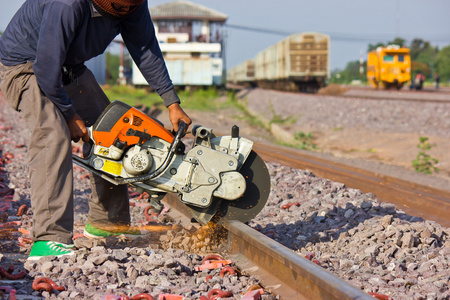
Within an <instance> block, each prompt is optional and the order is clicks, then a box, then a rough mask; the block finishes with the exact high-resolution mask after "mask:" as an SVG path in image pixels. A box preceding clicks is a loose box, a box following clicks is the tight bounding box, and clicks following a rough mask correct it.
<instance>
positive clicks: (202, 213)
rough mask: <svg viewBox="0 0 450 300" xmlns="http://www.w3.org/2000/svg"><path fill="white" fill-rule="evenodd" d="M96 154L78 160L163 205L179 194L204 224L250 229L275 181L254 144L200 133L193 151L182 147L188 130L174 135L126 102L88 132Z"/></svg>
mask: <svg viewBox="0 0 450 300" xmlns="http://www.w3.org/2000/svg"><path fill="white" fill-rule="evenodd" d="M88 131H89V136H90V138H91V147H90V150H89V153H86V154H85V155H84V157H83V158H82V157H79V156H76V155H73V160H74V162H75V163H76V164H78V165H80V166H81V167H83V168H85V169H87V170H89V171H91V172H93V173H94V174H97V175H99V176H101V177H102V178H104V179H106V180H108V181H110V182H112V183H114V184H116V185H119V184H129V185H131V186H133V187H135V188H136V189H137V190H138V191H139V192H144V191H146V192H147V193H149V195H150V196H151V197H150V199H151V200H150V201H151V204H152V205H153V206H154V207H155V208H158V207H162V206H161V203H160V201H161V199H162V198H163V197H164V196H165V195H166V193H176V194H178V196H179V199H180V201H181V202H182V203H184V204H185V205H186V206H187V208H188V209H189V211H190V213H191V214H192V216H193V217H194V218H195V219H196V220H197V221H198V222H199V223H200V224H202V225H205V224H207V223H208V222H210V221H214V222H218V223H221V222H224V221H225V220H239V221H242V222H244V223H245V222H248V221H250V220H251V219H252V218H254V217H255V216H256V215H257V214H258V213H259V212H260V211H261V209H262V208H263V207H264V206H265V204H266V202H267V199H268V196H269V192H270V176H269V172H268V170H267V167H266V165H265V163H264V161H263V160H262V159H261V158H260V157H259V156H258V155H257V154H256V153H255V152H254V151H253V150H252V146H253V142H252V141H250V140H248V139H246V138H243V137H240V136H239V128H238V127H237V126H234V127H233V128H232V130H231V135H230V136H215V135H214V134H213V132H212V129H210V128H206V127H203V126H199V125H196V126H193V128H192V134H193V136H194V141H193V145H192V147H191V148H190V150H186V146H185V144H184V143H183V142H182V141H181V138H182V137H183V134H184V131H185V124H184V123H181V124H180V126H179V130H178V132H177V133H176V134H175V135H173V134H172V133H171V132H169V131H168V130H167V129H165V128H164V126H163V125H162V124H161V123H160V122H159V121H157V120H155V119H153V118H151V117H149V116H147V115H146V114H144V113H143V112H141V111H139V110H138V109H136V108H133V107H131V106H129V105H127V104H125V103H123V102H120V101H114V102H112V103H111V104H110V105H109V106H108V107H107V108H106V109H105V111H104V112H103V113H102V114H101V115H100V117H99V118H98V120H97V122H96V123H95V124H94V125H93V126H92V127H89V128H88Z"/></svg>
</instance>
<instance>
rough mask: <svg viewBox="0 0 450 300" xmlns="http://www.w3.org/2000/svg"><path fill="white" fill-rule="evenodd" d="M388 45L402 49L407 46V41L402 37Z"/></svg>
mask: <svg viewBox="0 0 450 300" xmlns="http://www.w3.org/2000/svg"><path fill="white" fill-rule="evenodd" d="M388 45H397V46H400V47H403V46H405V45H406V44H405V40H404V39H402V38H400V37H396V38H395V39H394V40H393V41H392V42H389V43H388Z"/></svg>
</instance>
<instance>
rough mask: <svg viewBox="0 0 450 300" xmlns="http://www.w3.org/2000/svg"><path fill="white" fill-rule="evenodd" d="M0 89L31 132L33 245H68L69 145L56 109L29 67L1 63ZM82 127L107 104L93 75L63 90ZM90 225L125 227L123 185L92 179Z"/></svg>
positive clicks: (70, 206)
mask: <svg viewBox="0 0 450 300" xmlns="http://www.w3.org/2000/svg"><path fill="white" fill-rule="evenodd" d="M0 89H1V90H2V92H3V94H4V95H5V98H6V100H7V101H8V103H9V104H10V105H11V107H13V108H14V109H16V110H17V111H19V112H20V114H21V115H22V117H23V119H24V121H25V123H26V126H27V128H28V129H29V130H30V131H31V139H30V142H29V146H28V163H29V167H30V182H31V206H32V209H33V231H32V234H33V240H34V241H37V240H42V241H49V240H51V241H58V242H61V243H68V244H71V243H72V242H73V241H72V237H73V222H74V209H73V204H74V203H73V201H74V200H73V180H74V178H73V169H72V166H73V165H72V143H71V140H70V134H69V129H68V126H67V123H66V121H65V119H64V117H63V116H62V114H61V112H60V111H59V109H58V108H57V107H56V106H55V105H54V104H53V102H51V101H50V100H49V99H48V98H47V97H45V96H44V95H43V94H42V92H41V90H40V89H39V86H38V84H37V81H36V76H35V75H34V72H33V64H32V63H31V62H28V63H26V64H23V65H18V66H13V67H7V66H3V65H2V64H1V63H0ZM65 89H66V91H67V93H68V95H69V97H70V98H71V100H72V102H73V105H74V107H75V109H76V111H77V113H78V115H80V117H81V118H83V120H85V122H86V126H91V125H93V124H94V123H95V121H96V119H97V117H98V116H99V115H100V114H101V112H102V111H103V110H104V109H105V108H106V106H107V105H108V104H109V100H108V98H107V97H106V95H105V94H104V93H103V91H102V89H101V88H100V86H99V85H98V83H97V81H96V80H95V78H94V76H93V75H92V73H91V71H89V70H86V71H85V72H84V73H83V74H82V75H81V76H80V77H79V78H78V81H77V82H74V83H71V84H69V85H66V86H65ZM90 183H91V188H92V194H91V196H90V198H89V215H88V222H89V223H90V224H92V225H94V226H95V227H99V228H104V229H106V228H111V227H112V226H114V225H128V224H129V222H130V208H129V199H128V188H127V186H126V185H122V186H115V185H113V184H111V183H109V182H108V181H106V180H103V179H101V178H100V177H98V176H96V175H93V174H92V173H91V174H90Z"/></svg>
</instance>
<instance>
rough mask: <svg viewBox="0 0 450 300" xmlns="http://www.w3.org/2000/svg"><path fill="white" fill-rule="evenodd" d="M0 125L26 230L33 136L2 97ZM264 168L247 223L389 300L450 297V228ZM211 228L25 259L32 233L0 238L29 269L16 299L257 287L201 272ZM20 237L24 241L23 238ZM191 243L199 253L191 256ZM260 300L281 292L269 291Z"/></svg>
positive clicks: (139, 216) (193, 295)
mask: <svg viewBox="0 0 450 300" xmlns="http://www.w3.org/2000/svg"><path fill="white" fill-rule="evenodd" d="M203 124H204V125H205V122H203ZM333 126H334V125H333ZM0 127H2V128H3V129H2V131H1V133H0V141H1V148H2V152H1V153H2V156H1V157H2V158H8V157H9V159H8V161H7V162H6V159H3V161H4V163H3V164H2V166H1V167H2V168H4V169H2V172H1V173H0V177H1V178H2V180H0V183H1V184H2V185H3V186H4V187H2V190H6V189H11V190H14V193H13V195H5V196H2V197H1V199H0V201H2V203H6V202H10V203H11V207H8V208H7V209H6V210H5V212H6V213H7V214H8V217H7V219H6V220H4V221H5V222H10V221H21V224H20V227H21V228H23V229H28V230H30V226H31V216H32V208H29V209H28V211H27V213H26V214H24V215H22V216H16V214H17V211H18V209H19V208H20V207H21V206H22V205H28V206H29V205H30V194H29V182H28V168H27V164H26V145H27V141H28V136H29V133H28V131H27V130H25V128H24V124H23V122H22V120H21V119H20V117H19V115H18V114H17V113H14V112H13V111H12V110H11V109H10V108H9V107H7V106H6V104H5V103H4V102H1V103H0ZM7 153H12V154H13V155H14V156H13V157H11V156H8V155H6V154H7ZM267 165H268V169H269V171H270V174H271V184H272V190H271V196H270V198H269V201H268V204H267V206H266V207H265V208H264V209H263V210H262V211H261V213H260V214H259V215H258V216H257V217H256V218H255V219H254V220H252V221H251V222H249V226H251V227H253V228H255V229H256V230H258V231H260V232H261V233H263V234H265V235H267V236H268V237H271V238H273V239H275V240H276V241H278V242H280V243H282V244H283V245H285V246H286V247H288V248H291V249H292V250H293V251H295V252H297V253H298V254H299V255H301V256H303V257H307V258H308V259H311V260H313V261H314V262H316V263H317V264H319V265H320V266H322V267H323V268H325V269H327V270H329V271H330V272H332V273H333V274H336V275H337V276H339V277H340V278H343V279H345V280H348V281H349V282H350V283H351V284H353V285H355V286H357V287H360V288H361V289H362V290H364V291H366V292H371V293H377V294H382V295H387V296H389V297H392V298H393V299H450V290H449V288H448V283H449V281H450V271H449V269H450V268H449V263H450V238H449V235H450V229H449V228H443V227H442V226H441V225H439V224H438V223H436V222H432V221H427V220H423V219H421V218H418V217H415V216H410V215H407V214H406V213H404V212H403V211H402V210H400V209H398V208H396V207H395V206H394V205H392V204H388V203H380V202H378V200H377V199H376V197H375V195H373V194H370V193H362V192H361V191H359V190H356V189H351V188H348V187H346V186H345V185H344V184H342V183H339V182H333V181H330V180H328V179H324V178H320V177H317V176H315V175H314V174H313V173H312V172H310V171H308V170H298V169H292V168H290V167H288V166H282V165H279V164H276V163H271V162H268V163H267ZM86 174H87V172H85V171H84V170H82V169H81V168H79V167H75V173H74V176H75V179H76V180H75V192H74V193H75V194H74V197H75V212H76V217H75V226H76V233H77V234H79V233H81V232H82V228H83V226H84V224H85V222H86V214H87V210H88V207H87V199H88V197H89V194H90V188H89V185H88V179H87V178H86ZM132 195H133V199H132V203H134V206H132V207H131V213H132V221H133V224H134V225H143V224H148V220H147V219H146V218H145V214H144V209H145V207H146V199H145V197H142V196H139V195H137V194H135V193H133V194H132ZM5 197H6V198H5ZM154 218H155V221H159V222H166V223H167V224H169V225H172V224H174V223H176V221H175V222H174V221H173V220H170V218H168V217H167V215H165V210H163V212H162V213H161V214H160V215H158V216H155V217H154ZM5 222H3V223H5ZM150 224H151V222H150ZM214 234H215V231H214V230H211V231H208V230H204V231H203V233H202V234H198V233H194V232H193V230H192V229H189V228H185V229H183V228H173V229H171V230H169V231H167V232H164V231H163V232H155V233H150V234H147V235H144V236H142V237H140V238H136V239H128V238H126V237H117V238H111V239H105V240H99V241H97V240H96V241H93V240H90V239H87V238H84V237H78V238H77V239H76V240H75V245H76V246H77V248H78V250H77V251H76V254H75V255H74V256H72V257H67V258H61V259H54V258H45V259H41V260H40V261H38V262H25V261H24V258H26V256H25V255H24V256H20V255H17V256H13V255H10V254H8V253H19V254H26V253H27V251H29V246H30V244H29V243H27V242H26V240H23V238H24V237H27V233H26V232H24V231H22V232H18V231H12V232H11V233H10V236H8V238H7V239H3V240H2V241H1V242H2V250H3V251H2V253H3V257H2V261H1V265H2V266H4V267H5V269H6V268H7V267H8V266H9V265H10V264H14V265H15V269H16V271H14V273H18V272H20V271H22V270H26V272H27V276H26V277H25V278H24V279H22V280H20V281H17V283H8V285H9V286H11V287H13V288H14V289H15V290H16V293H17V295H33V296H36V297H38V296H39V297H45V298H50V299H51V298H54V299H102V298H104V299H106V297H110V298H109V299H114V298H113V296H114V295H116V296H118V295H121V294H126V295H128V296H129V297H131V296H133V295H136V294H139V293H149V294H151V295H152V296H154V297H155V298H156V297H157V296H158V295H161V294H164V293H167V294H179V295H183V296H185V297H186V299H199V298H200V297H201V296H205V295H207V294H208V292H210V291H211V290H213V289H221V290H227V291H230V292H231V293H232V295H233V296H232V297H229V298H228V299H240V298H241V297H242V295H243V293H245V292H246V291H247V289H248V288H249V287H250V286H252V285H254V284H258V283H259V282H258V279H257V278H254V277H248V276H245V275H242V274H240V275H239V276H238V275H226V276H224V277H220V276H219V271H220V269H214V270H204V271H200V272H198V271H195V267H196V266H197V267H198V266H199V265H201V263H202V260H203V258H204V257H205V255H207V254H212V253H214V251H215V246H216V245H217V243H219V242H220V240H219V239H217V238H216V237H215V236H214ZM19 237H21V238H22V240H21V241H22V242H21V246H19V245H18V244H17V239H18V238H19ZM22 246H23V247H22ZM193 249H195V250H197V251H196V252H195V254H193ZM208 275H211V278H210V277H208V278H207V276H208ZM41 276H45V277H49V278H51V279H53V280H54V281H55V282H56V283H57V284H58V285H61V286H64V287H65V288H66V290H65V291H59V292H58V291H55V292H53V293H49V292H47V291H33V289H32V281H33V279H35V278H38V277H41ZM3 279H4V278H3ZM2 285H5V284H2ZM5 293H7V292H6V290H5ZM117 299H118V298H117ZM224 299H227V298H224ZM262 299H275V297H274V296H272V295H268V294H265V295H263V296H262Z"/></svg>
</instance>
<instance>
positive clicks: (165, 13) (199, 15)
mask: <svg viewBox="0 0 450 300" xmlns="http://www.w3.org/2000/svg"><path fill="white" fill-rule="evenodd" d="M150 14H151V16H152V19H153V20H174V19H185V20H208V21H213V22H225V21H226V20H227V18H228V16H227V15H226V14H223V13H221V12H218V11H217V10H214V9H211V8H207V7H205V6H202V5H199V4H195V3H192V2H189V1H185V0H177V1H173V2H169V3H166V4H161V5H158V6H154V7H150Z"/></svg>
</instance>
